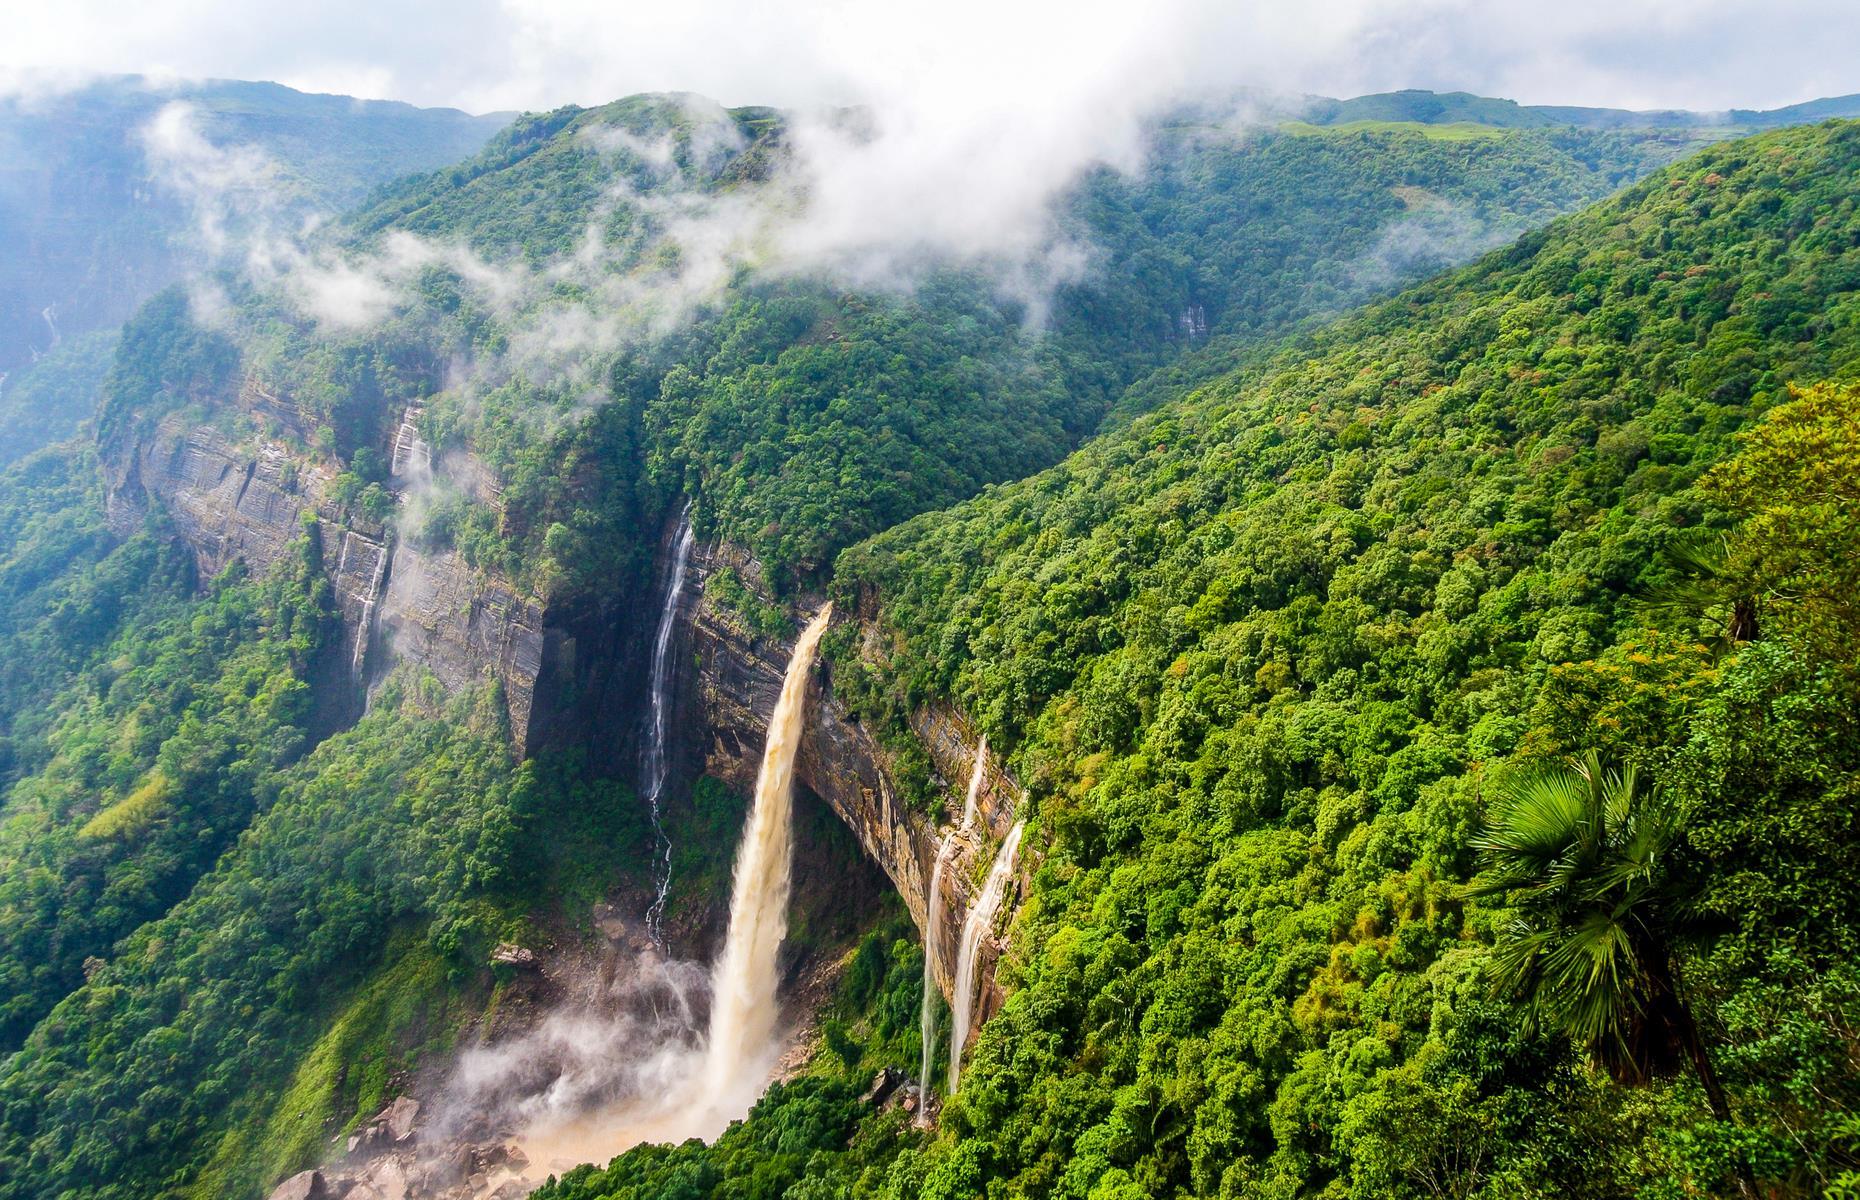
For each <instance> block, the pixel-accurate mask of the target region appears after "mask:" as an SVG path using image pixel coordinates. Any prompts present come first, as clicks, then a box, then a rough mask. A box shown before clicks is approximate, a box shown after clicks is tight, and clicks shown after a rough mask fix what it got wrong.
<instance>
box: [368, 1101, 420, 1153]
mask: <svg viewBox="0 0 1860 1200" xmlns="http://www.w3.org/2000/svg"><path fill="white" fill-rule="evenodd" d="M419 1119H420V1102H419V1101H418V1100H415V1099H414V1098H413V1097H412V1096H402V1097H401V1098H400V1099H398V1100H396V1101H394V1103H392V1104H390V1105H388V1106H387V1107H386V1108H384V1109H382V1110H381V1115H380V1116H378V1117H376V1118H375V1124H377V1125H379V1126H381V1127H382V1128H383V1129H385V1130H386V1131H387V1136H388V1137H390V1138H392V1139H393V1140H394V1141H396V1142H404V1141H406V1140H407V1139H409V1138H411V1137H412V1136H413V1128H414V1122H415V1121H417V1120H419Z"/></svg>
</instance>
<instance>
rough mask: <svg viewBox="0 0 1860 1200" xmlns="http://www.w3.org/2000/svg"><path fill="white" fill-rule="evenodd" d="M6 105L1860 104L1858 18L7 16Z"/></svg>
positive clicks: (86, 5)
mask: <svg viewBox="0 0 1860 1200" xmlns="http://www.w3.org/2000/svg"><path fill="white" fill-rule="evenodd" d="M0 14H3V15H0V85H6V86H18V81H19V79H20V78H21V76H22V74H25V75H30V76H33V77H37V78H40V79H42V78H43V77H44V75H45V73H48V72H49V73H51V74H52V75H53V76H61V77H65V78H69V77H72V76H74V75H78V74H81V73H84V72H92V71H101V72H142V73H163V74H174V75H180V76H184V77H207V76H213V77H221V78H235V79H271V80H277V81H279V82H281V83H286V84H289V85H291V86H293V87H297V88H302V89H305V90H311V91H329V92H339V93H348V94H353V95H362V96H369V97H382V98H390V99H400V100H409V101H413V102H415V103H418V104H429V105H439V104H444V105H454V106H458V107H461V108H466V109H470V110H473V111H486V110H490V109H502V108H527V109H541V108H549V107H553V106H555V105H558V104H563V103H569V102H575V103H583V104H591V103H599V102H602V101H605V100H610V99H613V98H615V97H618V96H621V95H626V94H628V93H632V92H638V91H647V90H674V89H675V90H688V91H696V92H701V93H704V94H706V95H709V96H713V97H715V98H717V99H720V100H722V101H724V102H725V103H729V104H743V103H773V104H779V105H788V106H793V105H808V104H815V103H823V102H824V103H849V102H883V101H885V100H886V99H888V98H889V99H895V98H896V97H897V96H898V95H899V94H900V93H903V92H907V91H908V92H909V93H911V95H912V97H913V98H914V99H920V98H921V97H922V96H924V95H929V96H932V97H935V98H937V99H938V101H939V102H940V101H942V100H944V99H948V100H950V101H951V102H957V103H965V104H969V105H972V106H989V107H992V108H995V109H998V110H1000V111H1001V113H1002V114H1003V118H1004V119H1011V113H1012V112H1013V111H1014V110H1015V109H1016V107H1017V106H1019V105H1022V104H1039V103H1041V102H1042V101H1045V100H1046V99H1047V98H1049V97H1058V98H1061V99H1063V100H1065V101H1067V102H1070V103H1077V104H1082V105H1084V106H1085V110H1086V111H1088V112H1089V111H1090V109H1091V107H1092V106H1093V105H1095V104H1099V103H1107V102H1109V101H1108V97H1110V96H1112V95H1113V94H1115V93H1117V92H1119V91H1120V90H1124V89H1128V90H1129V91H1131V92H1133V93H1135V94H1137V95H1139V96H1142V97H1146V98H1160V97H1170V96H1172V94H1173V93H1176V92H1179V91H1193V90H1196V89H1198V88H1208V87H1220V86H1222V85H1232V84H1254V85H1260V86H1266V87H1271V88H1277V89H1281V90H1287V91H1308V92H1316V93H1321V94H1327V95H1335V96H1349V95H1355V94H1360V93H1363V92H1369V91H1382V90H1388V89H1393V88H1398V87H1426V88H1434V89H1437V90H1443V91H1444V90H1452V89H1464V90H1468V91H1474V92H1479V93H1483V94H1487V95H1497V96H1507V97H1511V98H1513V99H1517V100H1520V101H1523V102H1525V103H1574V104H1598V105H1615V106H1622V107H1632V108H1648V107H1683V108H1695V109H1723V108H1729V107H1743V108H1767V107H1775V106H1778V105H1782V104H1789V103H1793V102H1795V101H1798V100H1804V99H1808V98H1811V97H1815V96H1822V95H1834V94H1842V93H1848V92H1855V91H1860V2H1857V0H1271V2H1265V0H1225V2H1220V0H1116V2H1115V3H1105V2H1102V0H1064V2H1061V0H1020V2H1016V0H818V2H815V3H808V4H802V3H798V2H793V0H647V2H644V3H641V2H639V0H316V2H313V3H303V2H296V3H289V4H284V3H278V2H276V0H136V2H131V0H62V2H61V3H57V4H43V3H31V4H27V3H24V2H23V0H5V2H4V4H0Z"/></svg>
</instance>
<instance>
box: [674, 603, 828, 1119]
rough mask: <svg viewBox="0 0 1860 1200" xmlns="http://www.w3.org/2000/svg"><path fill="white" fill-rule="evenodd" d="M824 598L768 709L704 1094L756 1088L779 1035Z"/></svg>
mask: <svg viewBox="0 0 1860 1200" xmlns="http://www.w3.org/2000/svg"><path fill="white" fill-rule="evenodd" d="M832 608H833V606H832V605H830V604H829V605H827V606H825V607H823V608H822V609H821V610H820V613H819V614H818V615H817V616H815V617H814V619H813V620H812V621H811V622H809V623H808V626H807V628H806V629H804V630H802V631H801V636H800V639H799V640H798V641H796V642H795V644H794V656H793V657H792V658H791V659H790V660H789V662H788V673H787V677H786V678H785V679H784V680H783V681H782V685H781V698H780V699H779V700H777V701H776V702H775V711H774V713H772V714H771V715H770V717H769V736H768V747H767V749H766V750H764V751H763V755H762V770H761V773H760V774H759V775H758V776H757V777H756V798H755V804H754V807H753V808H752V809H751V810H750V813H749V825H748V827H747V828H746V829H745V830H744V831H743V842H742V846H741V848H740V849H739V850H738V851H737V854H736V872H735V877H734V881H733V886H732V889H731V895H730V932H729V935H728V937H727V938H726V939H725V940H724V946H723V954H722V955H721V956H720V957H719V958H718V959H717V964H716V967H715V968H714V969H713V970H712V972H711V1015H710V1041H709V1046H708V1050H707V1054H706V1064H705V1080H706V1084H707V1089H706V1090H707V1093H708V1096H707V1099H708V1100H709V1101H710V1103H712V1104H713V1105H715V1104H720V1103H724V1102H726V1098H727V1097H731V1096H734V1095H737V1094H738V1093H742V1094H745V1095H748V1094H751V1093H756V1092H760V1091H761V1089H762V1084H763V1082H764V1080H765V1077H766V1074H767V1070H768V1067H769V1063H770V1059H771V1058H772V1056H773V1051H774V1045H775V1029H776V1019H777V1015H778V1013H777V1009H776V998H775V993H776V987H777V985H778V984H779V982H780V974H779V971H778V963H777V959H778V957H779V955H780V952H781V944H782V940H783V939H784V938H785V937H787V934H788V885H789V868H790V864H791V860H792V858H793V807H794V756H795V751H796V750H797V749H798V748H799V747H800V742H801V733H802V724H803V721H804V719H805V717H806V712H807V676H808V671H809V669H810V668H811V667H812V666H813V662H814V648H815V647H816V646H817V645H819V643H820V635H821V634H823V633H825V632H826V629H827V621H828V619H829V618H830V617H831V616H832Z"/></svg>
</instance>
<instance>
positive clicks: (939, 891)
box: [917, 829, 956, 1125]
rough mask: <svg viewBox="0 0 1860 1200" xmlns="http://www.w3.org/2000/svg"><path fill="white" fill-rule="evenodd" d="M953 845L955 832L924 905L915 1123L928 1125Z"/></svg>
mask: <svg viewBox="0 0 1860 1200" xmlns="http://www.w3.org/2000/svg"><path fill="white" fill-rule="evenodd" d="M955 844H956V831H955V830H953V829H952V830H950V831H949V832H948V833H946V834H944V835H943V841H942V843H941V844H939V845H938V846H937V848H936V866H934V867H932V868H931V870H930V896H929V899H928V900H927V901H926V902H925V905H924V913H925V915H924V1010H923V1015H922V1016H921V1017H919V1018H918V1028H919V1030H920V1032H921V1033H922V1035H923V1044H924V1057H923V1068H922V1070H920V1071H919V1072H918V1074H917V1080H918V1082H917V1123H918V1124H919V1125H928V1124H930V1051H931V1050H932V1049H934V1048H935V1044H936V946H937V935H938V933H939V931H941V929H942V928H943V868H944V867H946V866H948V865H949V852H950V849H951V847H953V846H954V845H955Z"/></svg>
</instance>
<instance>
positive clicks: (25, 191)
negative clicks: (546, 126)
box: [0, 76, 510, 397]
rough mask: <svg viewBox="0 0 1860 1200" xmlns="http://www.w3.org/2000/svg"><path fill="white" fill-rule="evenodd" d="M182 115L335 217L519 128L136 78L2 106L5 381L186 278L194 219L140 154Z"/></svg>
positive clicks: (245, 88)
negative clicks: (175, 109)
mask: <svg viewBox="0 0 1860 1200" xmlns="http://www.w3.org/2000/svg"><path fill="white" fill-rule="evenodd" d="M175 101H183V102H186V103H188V104H190V105H192V106H193V107H194V109H195V110H196V114H197V116H196V120H197V124H198V126H199V129H200V132H201V133H202V134H203V135H204V136H205V137H206V138H207V140H208V141H210V142H212V143H213V144H214V145H216V146H228V145H251V146H254V147H256V148H258V149H260V150H262V151H263V152H264V153H265V154H267V155H269V156H270V157H271V158H272V159H274V160H276V162H277V164H278V167H279V169H280V174H281V179H280V183H281V185H282V186H283V188H284V189H285V190H286V191H287V192H288V193H289V194H290V196H291V198H292V199H293V200H295V201H298V202H301V203H302V204H303V205H305V206H306V207H310V208H317V209H327V210H330V211H336V210H340V209H344V208H348V207H350V206H352V205H354V204H355V203H357V202H358V201H360V200H361V199H362V198H363V197H364V196H365V195H367V193H368V191H369V189H371V188H372V187H374V186H376V185H377V184H380V183H383V182H385V181H387V180H389V179H392V178H394V177H396V176H399V175H403V174H406V173H407V172H410V171H422V170H430V169H432V168H434V167H438V166H442V165H444V164H446V163H449V162H455V161H457V160H459V159H461V158H465V157H467V156H468V155H471V154H473V153H475V152H476V151H477V150H478V149H479V147H481V146H482V145H484V143H485V142H486V141H487V140H488V139H489V138H490V137H491V135H492V134H494V133H496V132H497V131H498V130H499V129H500V128H502V127H503V126H504V125H506V124H508V122H509V116H510V115H509V114H491V115H487V116H472V115H470V114H468V113H463V112H459V111H458V110H456V109H435V108H416V107H414V106H412V105H410V104H402V103H398V102H393V101H381V100H356V99H353V98H351V97H348V96H324V95H309V94H306V93H303V92H298V91H293V90H292V89H290V88H287V87H282V86H280V85H278V84H275V83H246V82H238V81H230V80H210V81H206V82H199V83H186V84H174V85H166V84H157V83H154V82H151V81H149V80H146V79H143V78H140V77H136V76H120V77H114V78H108V79H103V80H100V81H98V82H95V83H92V84H90V85H88V86H86V87H83V88H81V89H78V90H76V91H71V92H64V93H60V94H58V95H56V96H49V97H48V96H44V95H28V96H25V97H7V98H0V376H5V375H12V376H14V383H15V384H17V383H19V382H20V381H19V378H18V376H19V372H20V371H21V370H22V368H25V367H26V366H28V365H29V364H31V363H32V362H33V361H34V360H35V359H36V358H37V357H38V356H39V355H41V354H43V353H45V352H46V351H48V350H50V349H51V348H52V346H53V344H54V343H55V342H56V341H57V340H58V339H60V338H69V337H72V336H74V335H76V334H80V333H84V332H88V331H92V330H98V329H106V328H111V327H114V326H115V325H118V324H120V323H121V322H122V321H123V320H124V319H125V318H126V317H128V316H129V314H130V313H132V312H134V311H135V309H136V307H137V306H138V305H139V304H141V302H142V301H143V300H145V299H147V298H148V297H149V296H151V295H153V294H154V293H155V292H156V291H157V290H158V289H160V288H161V287H163V286H164V285H166V284H168V283H170V282H172V281H173V280H174V279H175V278H177V277H178V275H179V273H180V272H181V270H182V268H183V266H184V264H185V262H186V261H187V258H188V254H189V248H188V246H187V245H186V242H185V237H184V235H185V234H186V232H187V230H188V226H189V220H190V217H189V214H188V212H187V210H186V208H185V207H184V205H183V204H182V203H181V202H180V200H179V199H178V198H177V197H175V196H173V195H171V194H169V193H167V192H166V191H165V190H163V189H162V188H160V187H158V186H156V185H155V181H154V180H152V179H151V177H150V174H149V168H148V162H147V157H146V155H145V153H144V151H143V146H142V140H141V131H142V130H143V129H144V128H145V127H146V126H147V125H148V123H149V121H150V120H152V119H153V118H154V117H155V115H156V114H157V113H158V112H160V111H161V109H162V108H163V107H164V106H165V105H167V104H170V103H172V102H175ZM5 391H6V387H5V384H4V383H3V382H0V397H4V395H5Z"/></svg>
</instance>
